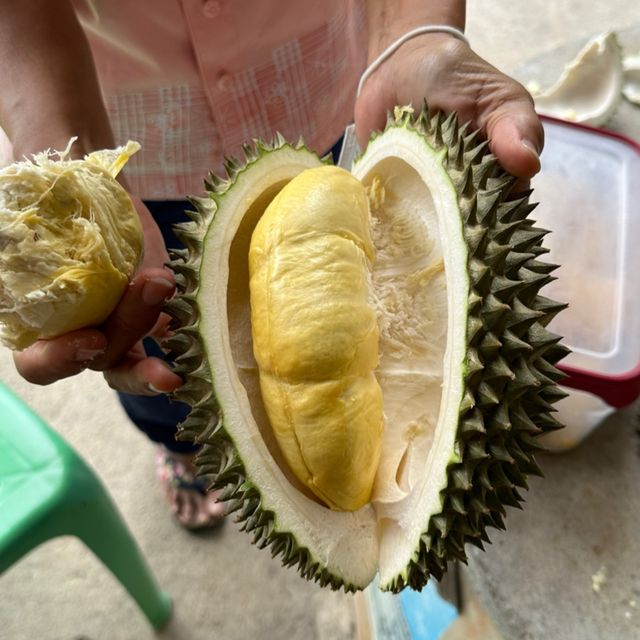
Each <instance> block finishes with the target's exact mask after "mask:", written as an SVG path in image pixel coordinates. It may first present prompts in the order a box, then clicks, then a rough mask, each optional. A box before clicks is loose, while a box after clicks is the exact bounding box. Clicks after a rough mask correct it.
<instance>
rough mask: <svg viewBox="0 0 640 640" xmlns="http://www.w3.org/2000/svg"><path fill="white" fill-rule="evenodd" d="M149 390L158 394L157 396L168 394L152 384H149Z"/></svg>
mask: <svg viewBox="0 0 640 640" xmlns="http://www.w3.org/2000/svg"><path fill="white" fill-rule="evenodd" d="M147 389H149V391H151V392H152V393H157V394H164V393H167V392H166V391H161V390H160V389H158V388H157V387H154V386H153V385H152V384H151V383H150V382H149V383H148V384H147Z"/></svg>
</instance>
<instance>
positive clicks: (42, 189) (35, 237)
mask: <svg viewBox="0 0 640 640" xmlns="http://www.w3.org/2000/svg"><path fill="white" fill-rule="evenodd" d="M72 143H73V140H72V141H71V142H70V144H69V147H68V148H67V149H66V150H65V151H63V152H60V153H55V152H43V153H40V154H37V155H36V156H35V157H34V158H33V160H28V159H25V160H23V161H21V162H16V163H14V164H11V165H9V166H8V167H5V168H4V169H2V170H0V342H2V343H4V344H5V345H6V346H8V347H10V348H12V349H24V348H25V347H28V346H29V345H30V344H32V343H33V342H35V341H36V340H38V339H40V338H53V337H55V336H58V335H61V334H63V333H67V332H69V331H73V330H74V329H79V328H82V327H88V326H95V325H99V324H100V323H102V322H103V321H104V320H105V319H106V318H107V317H108V316H109V314H110V313H111V311H113V309H114V307H115V306H116V305H117V303H118V301H119V299H120V297H121V296H122V294H123V292H124V290H125V288H126V286H127V283H128V282H129V279H130V278H131V276H132V275H133V273H134V271H135V269H136V268H137V266H138V264H139V263H140V260H141V259H142V252H143V235H142V227H141V225H140V221H139V218H138V214H137V212H136V210H135V208H134V206H133V203H132V202H131V199H130V198H129V196H128V195H127V192H126V191H125V189H124V188H123V187H122V185H121V184H120V183H119V182H118V181H117V180H116V179H115V178H116V176H117V175H118V173H119V172H120V170H121V169H122V167H123V166H124V165H125V164H126V162H127V160H128V159H129V157H130V156H131V155H133V154H134V153H135V152H136V151H137V150H138V149H139V148H140V145H139V144H138V143H137V142H129V143H127V144H126V145H125V146H123V147H119V148H117V149H113V150H103V151H95V152H93V153H90V154H88V155H87V156H85V158H84V159H82V160H71V159H69V151H70V148H71V144H72Z"/></svg>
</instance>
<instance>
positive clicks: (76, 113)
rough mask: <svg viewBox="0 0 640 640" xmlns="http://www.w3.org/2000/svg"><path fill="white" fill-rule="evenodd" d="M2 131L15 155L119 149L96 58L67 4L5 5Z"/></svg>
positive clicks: (0, 49)
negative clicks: (70, 148) (72, 141)
mask: <svg viewBox="0 0 640 640" xmlns="http://www.w3.org/2000/svg"><path fill="white" fill-rule="evenodd" d="M0 73H1V75H2V78H3V84H4V88H3V91H1V92H0V125H1V126H2V128H3V129H4V130H5V131H6V133H7V135H8V137H9V139H10V140H11V141H12V143H13V145H14V155H15V157H16V158H21V157H22V156H23V155H26V154H30V153H33V152H36V151H41V150H42V149H44V148H48V147H50V148H52V149H64V148H65V147H66V146H67V143H68V142H69V138H71V137H72V136H74V135H77V136H78V138H79V140H78V144H76V145H75V146H76V147H77V149H75V153H76V155H84V153H85V152H86V151H90V150H92V149H100V148H109V147H112V146H113V135H112V133H111V127H110V126H109V120H108V118H107V113H106V110H105V107H104V104H103V102H102V97H101V95H100V89H99V87H98V80H97V78H96V72H95V69H94V66H93V59H92V57H91V51H90V49H89V45H88V43H87V41H86V38H85V35H84V32H83V31H82V28H81V27H80V25H79V24H78V21H77V19H76V16H75V13H74V11H73V9H72V7H71V5H70V3H69V2H67V1H65V0H56V1H55V2H51V1H50V0H49V1H47V0H29V2H13V1H12V0H2V1H1V2H0Z"/></svg>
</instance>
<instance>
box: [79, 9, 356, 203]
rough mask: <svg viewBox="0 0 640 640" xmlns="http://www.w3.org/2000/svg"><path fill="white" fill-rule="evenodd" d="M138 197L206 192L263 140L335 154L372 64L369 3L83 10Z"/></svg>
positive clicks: (118, 135)
mask: <svg viewBox="0 0 640 640" xmlns="http://www.w3.org/2000/svg"><path fill="white" fill-rule="evenodd" d="M74 5H75V7H76V11H77V14H78V16H79V18H80V22H81V24H82V26H83V28H84V30H85V32H86V34H87V36H88V38H89V43H90V46H91V49H92V52H93V55H94V59H95V63H96V67H97V70H98V76H99V78H100V83H101V86H102V91H103V94H104V98H105V101H106V104H107V108H108V111H109V115H110V118H111V123H112V126H113V130H114V134H115V138H116V142H117V143H119V144H120V143H123V142H124V141H126V140H127V139H134V140H138V141H139V142H140V143H141V144H142V151H141V152H140V153H138V154H137V155H136V156H135V157H134V158H133V159H132V161H131V164H130V165H129V166H128V168H127V178H128V180H129V182H130V183H131V184H132V189H133V190H134V192H135V193H136V194H137V195H139V196H141V197H143V198H148V199H176V198H183V197H184V196H185V195H187V194H198V193H200V192H202V189H203V180H204V178H205V176H206V174H207V172H208V171H209V170H215V171H219V170H220V169H221V162H222V158H223V156H225V155H239V153H240V146H241V144H242V143H244V142H247V141H250V140H251V139H252V138H254V137H261V138H265V139H271V137H272V136H273V134H274V133H275V132H276V131H280V132H281V133H282V134H283V135H284V136H285V137H286V138H288V139H291V140H297V139H298V138H299V137H300V136H302V137H303V138H304V139H305V142H306V143H307V144H308V145H309V146H310V147H312V148H314V149H315V150H317V151H318V152H319V153H323V152H325V151H326V150H328V149H329V148H330V147H331V146H332V144H333V143H334V142H335V141H336V139H337V138H338V137H339V136H340V135H341V133H342V132H343V130H344V128H345V126H346V125H347V124H348V123H349V121H350V120H351V118H352V114H353V103H354V98H355V89H356V85H357V82H358V78H359V77H360V74H361V73H362V71H363V70H364V68H365V65H366V20H365V10H364V0H277V1H276V0H153V2H151V1H148V2H144V1H141V0H137V1H132V0H74Z"/></svg>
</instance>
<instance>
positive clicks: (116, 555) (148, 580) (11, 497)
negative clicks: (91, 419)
mask: <svg viewBox="0 0 640 640" xmlns="http://www.w3.org/2000/svg"><path fill="white" fill-rule="evenodd" d="M61 535H74V536H77V537H78V538H80V540H82V541H83V542H84V543H85V544H86V545H87V546H88V547H89V548H90V549H91V550H92V551H93V553H95V555H96V556H98V558H100V560H102V562H103V563H104V564H105V565H106V566H107V567H108V568H109V569H110V570H111V572H112V573H113V574H114V575H115V577H116V578H117V579H118V580H119V581H120V582H121V583H122V585H123V586H124V587H125V588H126V589H127V591H128V592H129V593H130V594H131V596H132V597H133V599H134V600H135V601H136V602H137V603H138V605H139V606H140V608H141V609H142V611H143V613H144V615H145V616H146V617H147V619H148V620H149V622H150V623H151V624H152V625H153V626H154V627H155V628H156V629H159V628H160V627H162V626H163V625H164V624H165V623H166V622H167V621H168V620H169V618H170V617H171V599H170V598H169V596H168V595H167V594H165V593H163V592H162V591H161V590H160V589H159V587H158V585H157V583H156V581H155V580H154V578H153V576H152V574H151V571H150V570H149V567H148V566H147V563H146V562H145V559H144V557H143V556H142V553H141V552H140V549H139V548H138V545H137V544H136V542H135V540H134V539H133V537H132V535H131V533H130V532H129V530H128V528H127V526H126V525H125V523H124V521H123V520H122V517H121V516H120V513H119V512H118V510H117V509H116V507H115V505H114V503H113V501H112V500H111V498H110V497H109V494H108V493H107V491H106V489H105V488H104V486H103V484H102V483H101V482H100V480H99V479H98V478H97V476H96V475H95V473H94V472H93V471H92V470H91V469H90V468H89V467H88V466H87V465H86V464H85V463H84V461H83V460H82V459H81V458H80V456H79V455H78V454H77V453H76V452H75V451H74V450H73V449H72V448H71V447H70V446H69V445H68V444H67V443H66V442H65V441H64V440H63V439H62V438H61V437H60V436H59V435H58V434H56V433H55V432H54V431H53V430H52V429H51V428H50V427H49V426H48V425H47V424H46V423H45V422H44V421H43V420H42V419H41V418H39V417H38V416H37V415H36V414H35V413H33V412H32V411H31V410H30V409H29V408H28V407H27V406H26V405H25V404H24V403H23V402H22V401H21V400H19V399H18V398H17V397H16V396H15V395H14V394H13V393H12V392H11V391H10V390H9V389H8V388H7V387H6V386H4V385H3V384H1V383H0V574H1V573H2V572H4V571H5V570H6V569H8V568H9V567H10V566H11V565H12V564H14V563H15V562H16V561H17V560H19V559H20V558H21V557H22V556H23V555H25V554H26V553H27V552H29V551H31V550H32V549H34V548H35V547H36V546H37V545H39V544H41V543H43V542H45V541H47V540H50V539H51V538H54V537H56V536H61Z"/></svg>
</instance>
